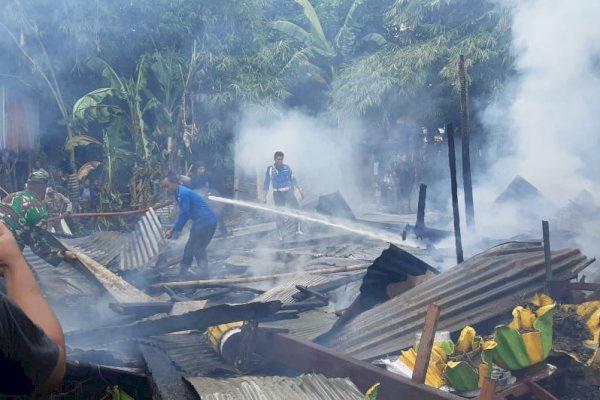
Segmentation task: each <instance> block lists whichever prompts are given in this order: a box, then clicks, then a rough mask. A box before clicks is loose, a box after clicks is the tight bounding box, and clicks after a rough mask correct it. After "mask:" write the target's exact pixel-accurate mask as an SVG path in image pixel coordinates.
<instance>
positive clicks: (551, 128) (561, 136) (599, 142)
mask: <svg viewBox="0 0 600 400" xmlns="http://www.w3.org/2000/svg"><path fill="white" fill-rule="evenodd" d="M599 15H600V1H597V0H578V1H569V0H550V1H548V0H533V1H521V2H518V3H517V5H516V9H515V15H514V23H513V27H512V31H513V44H514V51H515V56H516V69H517V72H518V74H519V78H518V82H516V84H515V86H511V93H510V96H511V97H510V98H509V100H508V109H507V110H506V111H507V112H506V114H504V115H505V116H506V117H507V118H508V120H507V123H508V127H507V128H508V133H509V135H510V137H511V138H512V139H513V145H514V150H515V153H514V156H515V157H514V158H512V159H510V160H507V159H504V160H502V162H501V163H500V164H499V166H500V167H499V168H498V169H497V171H496V172H498V171H502V173H501V174H497V175H500V176H504V177H505V178H508V179H512V176H514V174H520V175H522V176H523V177H525V178H526V179H528V180H529V181H530V182H531V183H532V184H533V185H534V186H536V187H537V188H538V189H540V190H541V192H542V193H544V194H545V195H547V196H548V197H550V199H551V200H553V201H554V202H555V203H556V204H557V205H564V204H565V203H567V202H568V200H571V199H574V198H575V197H576V196H577V194H578V193H579V192H580V191H581V190H582V189H588V190H590V191H592V192H593V193H594V194H595V195H596V196H597V194H598V192H599V191H598V187H599V185H598V181H597V176H598V173H599V172H600V163H599V162H598V161H597V160H596V158H597V154H598V151H599V150H600V95H599V93H600V29H599V28H598V16H599ZM506 172H509V173H510V174H511V175H512V176H510V177H507V175H506ZM506 180H507V179H505V181H506Z"/></svg>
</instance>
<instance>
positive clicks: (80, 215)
mask: <svg viewBox="0 0 600 400" xmlns="http://www.w3.org/2000/svg"><path fill="white" fill-rule="evenodd" d="M173 203H175V200H169V201H165V202H163V203H158V204H155V205H153V206H151V207H146V208H140V209H139V210H130V211H114V212H95V213H78V214H69V215H58V216H56V217H50V218H48V220H49V221H57V220H59V219H67V218H84V217H126V216H128V215H136V214H143V213H145V212H147V211H148V210H150V208H152V209H154V210H158V209H159V208H163V207H168V206H170V205H171V204H173Z"/></svg>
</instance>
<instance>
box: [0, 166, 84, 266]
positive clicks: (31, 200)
mask: <svg viewBox="0 0 600 400" xmlns="http://www.w3.org/2000/svg"><path fill="white" fill-rule="evenodd" d="M48 178H49V177H48V173H47V172H45V171H40V170H37V171H34V172H32V173H31V174H30V175H29V179H28V180H27V185H26V188H25V190H23V191H21V192H16V193H11V194H9V195H8V196H6V197H5V198H4V199H3V200H2V201H0V221H2V222H4V224H5V225H6V226H7V227H8V228H9V229H10V230H11V232H12V234H13V235H14V237H15V239H17V243H18V244H19V247H20V248H21V251H23V248H25V245H29V247H30V248H31V251H33V252H34V253H35V254H37V255H38V256H39V257H41V258H43V259H44V260H45V261H46V262H47V263H49V264H51V265H54V266H56V265H58V264H60V262H61V261H63V260H67V261H72V260H75V259H76V258H77V256H76V255H75V253H73V252H71V251H63V250H62V249H60V248H57V247H55V246H52V245H51V244H50V243H49V242H48V235H50V233H49V232H47V231H46V230H47V228H48V212H47V211H46V208H45V207H44V205H43V203H42V200H43V199H44V196H45V194H46V186H47V185H48Z"/></svg>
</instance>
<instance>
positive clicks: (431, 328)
mask: <svg viewBox="0 0 600 400" xmlns="http://www.w3.org/2000/svg"><path fill="white" fill-rule="evenodd" d="M439 317H440V306H438V305H437V304H430V305H429V306H428V307H427V315H425V324H424V326H423V333H422V334H421V340H419V352H418V353H417V359H416V361H415V369H414V371H413V375H412V380H413V381H414V382H417V383H425V376H426V375H427V368H428V367H429V359H430V358H431V348H432V346H433V340H434V338H435V330H436V328H437V323H438V318H439Z"/></svg>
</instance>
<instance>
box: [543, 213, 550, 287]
mask: <svg viewBox="0 0 600 400" xmlns="http://www.w3.org/2000/svg"><path fill="white" fill-rule="evenodd" d="M542 234H543V236H544V265H545V266H546V284H548V283H549V282H550V281H551V280H552V255H551V253H550V225H549V224H548V221H542Z"/></svg>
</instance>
